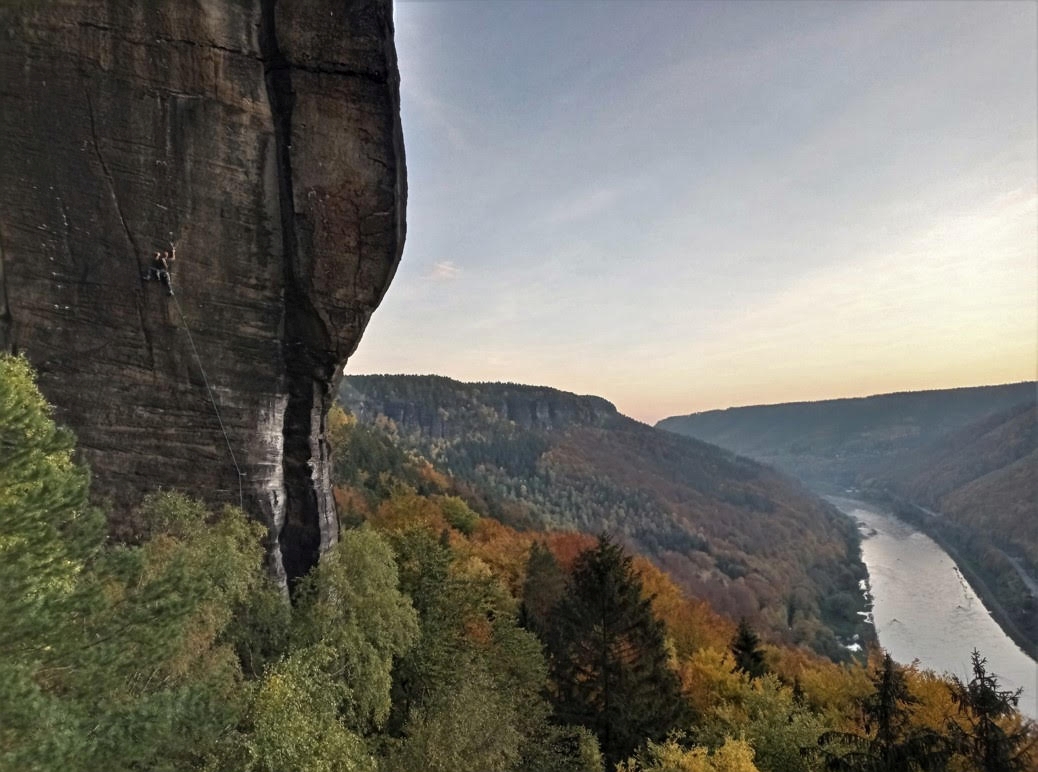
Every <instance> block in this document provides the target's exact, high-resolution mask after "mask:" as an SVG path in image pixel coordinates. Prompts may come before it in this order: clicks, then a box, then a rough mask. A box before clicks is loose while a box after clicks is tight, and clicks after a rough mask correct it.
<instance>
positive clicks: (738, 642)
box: [730, 619, 768, 679]
mask: <svg viewBox="0 0 1038 772" xmlns="http://www.w3.org/2000/svg"><path fill="white" fill-rule="evenodd" d="M730 648H731V650H732V655H733V656H734V657H735V666H736V668H738V669H739V670H741V671H742V672H744V673H745V674H746V675H748V676H749V677H750V678H751V679H754V678H760V677H761V676H762V675H764V674H765V673H767V672H768V666H767V665H766V664H764V652H763V651H762V650H761V648H760V638H758V637H757V634H756V633H755V632H753V628H751V627H750V626H749V624H748V623H747V622H746V620H745V619H742V620H740V622H739V629H738V630H737V631H736V633H735V637H734V638H733V639H732V643H731V646H730Z"/></svg>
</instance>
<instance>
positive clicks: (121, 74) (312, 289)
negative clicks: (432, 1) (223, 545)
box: [0, 0, 406, 578]
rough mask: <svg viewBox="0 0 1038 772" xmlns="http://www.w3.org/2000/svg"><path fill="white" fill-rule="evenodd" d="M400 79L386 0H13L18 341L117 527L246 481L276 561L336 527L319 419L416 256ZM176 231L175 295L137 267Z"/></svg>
mask: <svg viewBox="0 0 1038 772" xmlns="http://www.w3.org/2000/svg"><path fill="white" fill-rule="evenodd" d="M398 83H399V75H398V71H397V64H396V54H395V48H394V43H393V24H392V11H391V3H390V2H389V0H280V1H279V2H275V0H251V1H250V0H196V1H195V2H187V1H186V0H149V2H146V3H142V2H135V1H134V0H107V1H102V0H90V1H88V0H81V1H79V0H64V1H63V2H48V3H36V2H27V1H26V2H19V1H18V0H13V2H12V0H8V1H7V2H5V3H4V4H3V7H2V9H0V346H2V347H3V348H4V349H6V350H15V351H22V352H25V353H26V354H27V355H28V356H29V358H30V360H31V361H32V362H33V364H34V365H35V366H36V367H37V368H38V370H39V373H40V385H41V387H42V388H43V391H44V392H45V394H46V395H47V396H48V398H49V399H50V400H51V401H52V402H54V403H55V404H56V405H57V408H58V411H59V414H58V417H59V419H60V420H61V421H63V422H65V423H67V424H68V425H70V426H71V427H72V428H73V429H75V431H76V433H77V434H78V436H79V444H80V448H81V449H82V451H83V454H84V456H85V458H86V460H87V461H88V462H89V464H90V465H91V467H92V468H93V470H94V481H95V482H94V489H95V492H96V493H97V495H99V496H100V497H102V498H103V499H106V500H107V501H108V502H109V504H110V505H111V508H112V512H113V513H115V517H116V518H117V519H118V517H119V513H122V512H125V511H126V509H127V508H128V507H129V506H131V505H132V504H133V503H134V502H136V501H138V500H139V498H140V496H141V495H142V494H143V493H144V492H146V491H150V490H154V489H156V488H159V487H166V488H170V487H174V488H181V489H184V490H186V491H189V492H191V493H193V494H196V495H201V496H203V497H206V498H208V499H210V500H211V501H214V502H220V501H226V502H232V503H238V501H239V482H240V484H241V496H242V498H243V500H244V504H245V507H246V509H247V510H248V511H250V512H251V513H252V514H254V515H255V516H257V517H260V518H262V519H263V520H265V521H266V522H267V523H268V524H269V525H270V526H271V545H270V546H271V551H270V554H271V567H272V570H273V571H274V572H275V573H276V574H278V575H279V576H281V577H285V576H286V575H287V576H288V577H290V578H291V577H296V576H299V575H301V574H302V573H304V572H305V571H306V570H307V569H308V568H309V567H310V566H311V565H312V564H313V562H314V561H315V560H316V558H317V555H318V554H319V551H320V550H322V549H324V548H326V547H328V546H329V545H330V544H331V543H333V542H334V541H335V539H336V521H335V515H334V505H333V503H332V501H331V497H330V492H329V486H328V481H327V473H328V472H327V464H326V456H327V450H326V447H325V444H324V440H323V422H324V415H325V412H326V408H327V407H328V404H329V401H330V398H331V395H332V394H333V391H334V388H335V385H336V383H337V380H338V376H339V373H340V370H341V365H342V363H343V362H345V360H346V359H347V357H349V356H350V354H351V353H352V352H353V350H354V349H355V347H356V345H357V342H358V340H359V338H360V336H361V333H362V332H363V330H364V327H365V325H366V324H367V321H368V318H369V317H370V315H371V312H372V311H373V310H374V309H375V307H376V306H377V305H378V304H379V302H380V301H381V299H382V296H383V294H384V293H385V291H386V288H387V286H388V284H389V282H390V280H391V279H392V276H393V273H394V270H395V268H396V265H397V262H398V260H399V258H400V253H401V250H402V248H403V241H404V207H405V200H406V182H405V171H404V154H403V142H402V138H401V131H400V120H399V89H398ZM171 240H175V241H176V243H177V260H176V263H175V268H174V271H173V285H174V287H175V290H176V295H175V297H173V298H170V297H167V296H166V295H165V293H164V291H163V288H162V287H161V286H160V284H159V283H158V282H145V281H143V280H142V273H143V272H145V271H146V269H147V268H148V266H149V265H150V263H151V255H152V253H153V252H154V251H155V250H159V249H163V248H165V247H167V246H168V243H169V242H170V241H171ZM181 312H182V313H181ZM192 344H194V347H195V348H197V355H198V358H197V359H196V355H195V349H194V348H193V345H192ZM200 364H201V366H200ZM203 368H204V375H203ZM205 376H208V383H209V386H211V388H212V392H213V394H214V395H215V398H216V401H217V402H218V404H219V408H220V413H221V414H222V419H223V424H224V427H225V428H226V435H227V437H226V441H225V437H224V434H223V432H222V431H221V427H220V422H219V420H218V416H217V414H216V412H215V411H214V409H213V406H212V404H211V403H210V399H209V396H208V393H207V389H206V383H205V380H206V377H205ZM232 454H233V456H234V459H235V460H236V463H237V469H236V467H235V463H234V461H232ZM239 469H240V472H241V474H240V476H239V473H238V470H239Z"/></svg>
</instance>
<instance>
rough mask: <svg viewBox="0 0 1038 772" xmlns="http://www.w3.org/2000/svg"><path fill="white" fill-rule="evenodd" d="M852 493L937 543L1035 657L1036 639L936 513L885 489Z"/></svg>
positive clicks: (1006, 630)
mask: <svg viewBox="0 0 1038 772" xmlns="http://www.w3.org/2000/svg"><path fill="white" fill-rule="evenodd" d="M854 495H855V496H856V497H857V498H860V499H861V500H862V501H865V502H868V503H870V504H872V505H874V506H876V507H880V508H885V509H887V510H889V511H890V512H891V513H892V514H893V515H894V516H896V517H898V518H900V519H902V520H904V521H905V522H907V523H909V524H910V525H912V526H914V527H915V528H918V529H919V530H920V531H921V532H922V533H924V534H926V535H927V536H929V537H930V538H931V539H933V540H934V541H935V542H937V544H938V545H940V547H941V549H943V550H944V551H945V552H947V553H948V555H949V556H950V557H951V559H952V560H954V561H955V563H956V565H958V567H959V570H960V571H961V572H962V575H963V577H964V578H965V579H966V581H967V582H969V584H970V587H972V588H973V591H974V592H975V593H977V596H978V597H979V598H980V599H981V601H983V603H984V605H985V606H986V607H987V609H988V611H990V612H991V617H992V618H993V619H994V620H995V622H997V623H998V626H999V627H1000V628H1002V631H1003V632H1004V633H1005V634H1006V635H1007V636H1008V637H1009V638H1010V640H1012V641H1013V643H1015V644H1016V645H1017V646H1019V647H1020V648H1021V649H1022V650H1023V651H1024V652H1025V653H1026V654H1027V655H1028V656H1029V657H1031V658H1032V659H1038V641H1035V640H1034V639H1033V638H1032V637H1031V636H1029V635H1028V634H1027V632H1026V631H1025V630H1024V629H1023V628H1022V627H1021V626H1020V625H1019V624H1017V622H1016V620H1015V619H1014V618H1013V615H1012V614H1010V612H1009V610H1008V609H1006V607H1005V605H1004V604H1003V603H1002V601H1001V600H1000V598H999V596H998V595H997V594H996V593H995V591H994V590H993V589H992V587H991V585H990V583H989V582H988V581H986V580H985V578H984V577H983V576H982V575H981V569H980V568H979V567H978V566H977V565H976V564H975V562H974V561H973V560H971V559H970V557H969V556H968V555H966V554H965V553H964V552H963V550H961V549H959V548H958V547H957V545H955V544H953V543H952V542H951V540H950V539H948V538H947V535H946V534H945V533H943V530H942V528H941V527H940V525H941V521H940V515H939V514H938V513H936V512H931V511H930V510H928V509H926V508H925V507H920V506H918V505H916V504H913V503H911V502H909V501H905V500H903V499H901V498H899V497H897V496H895V495H894V494H891V493H889V492H888V491H883V490H875V489H872V490H856V491H854ZM1006 560H1007V561H1008V560H1011V558H1009V556H1006Z"/></svg>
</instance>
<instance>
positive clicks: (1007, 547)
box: [858, 401, 1038, 651]
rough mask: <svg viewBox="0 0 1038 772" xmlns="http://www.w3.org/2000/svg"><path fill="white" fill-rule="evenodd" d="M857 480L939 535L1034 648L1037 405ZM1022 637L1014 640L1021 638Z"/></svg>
mask: <svg viewBox="0 0 1038 772" xmlns="http://www.w3.org/2000/svg"><path fill="white" fill-rule="evenodd" d="M858 484H859V485H860V486H861V488H862V491H863V492H864V493H865V494H866V495H869V496H872V497H874V498H878V499H883V500H886V501H888V502H889V503H890V504H891V505H892V506H893V507H894V508H895V509H896V510H897V511H898V512H899V513H900V514H901V515H902V516H903V517H907V518H909V519H911V520H913V521H914V522H916V523H917V524H919V525H921V526H922V527H924V528H925V529H926V530H927V531H928V532H930V533H931V534H933V535H934V536H936V537H938V538H939V539H940V540H941V542H942V543H943V544H944V545H945V547H947V548H949V549H951V550H953V551H954V552H955V554H956V556H957V557H959V558H960V559H961V560H964V561H965V562H966V563H967V564H968V566H969V567H970V568H971V569H972V571H973V573H974V574H975V575H976V576H977V577H978V578H979V579H980V580H981V581H983V582H984V584H985V585H986V586H987V588H988V590H989V591H990V592H991V593H992V594H993V595H994V597H995V598H996V599H997V601H998V603H999V604H1000V605H1001V606H1002V609H1003V610H1004V613H1005V614H1006V615H1007V616H1008V617H1009V618H1010V619H1011V621H1012V624H1013V625H1015V630H1012V629H1011V630H1007V631H1008V632H1010V633H1011V634H1012V635H1013V637H1014V638H1016V639H1017V640H1018V643H1020V644H1021V645H1022V646H1024V647H1025V648H1029V649H1030V650H1031V651H1035V650H1036V649H1038V407H1036V406H1035V404H1034V402H1033V401H1031V402H1025V403H1023V404H1021V405H1017V406H1016V407H1014V408H1011V409H1009V410H1006V411H1002V412H1000V413H996V414H994V415H991V416H988V417H986V418H984V419H982V420H980V421H977V422H975V423H972V424H970V425H969V426H967V427H965V428H964V429H961V430H960V431H958V432H954V433H952V434H950V435H948V436H946V437H942V438H940V439H938V440H936V441H933V442H930V443H928V444H927V445H925V446H923V447H921V448H917V449H914V450H912V451H911V452H902V453H899V454H897V455H894V456H892V457H891V458H889V459H884V460H882V461H880V462H878V463H876V464H874V465H872V466H871V467H869V468H867V469H865V470H864V471H863V472H862V474H861V476H860V477H859V480H858ZM1021 637H1022V638H1023V640H1020V638H1021Z"/></svg>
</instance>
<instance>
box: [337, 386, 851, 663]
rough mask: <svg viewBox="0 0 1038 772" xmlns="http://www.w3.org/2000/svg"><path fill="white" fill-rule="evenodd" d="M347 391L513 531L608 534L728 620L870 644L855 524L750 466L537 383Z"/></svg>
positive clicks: (832, 648)
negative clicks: (860, 638)
mask: <svg viewBox="0 0 1038 772" xmlns="http://www.w3.org/2000/svg"><path fill="white" fill-rule="evenodd" d="M340 397H341V400H342V402H343V404H344V405H345V406H346V407H347V409H349V410H350V411H351V412H352V413H354V414H355V415H356V416H357V417H358V418H359V419H360V420H361V421H362V422H363V423H365V424H368V425H370V426H375V427H378V428H380V429H381V430H383V431H385V432H387V433H388V435H389V436H391V437H392V438H393V439H394V440H396V441H398V442H400V443H402V444H403V445H404V446H406V447H408V448H410V449H412V450H415V451H418V452H420V453H421V454H423V455H424V456H426V457H427V458H429V459H430V460H431V461H432V462H433V463H434V464H435V465H436V466H437V468H439V469H441V470H443V471H444V472H446V473H449V474H450V475H452V476H453V477H454V478H456V479H457V480H458V481H459V482H460V483H462V484H465V485H467V486H469V487H471V488H472V489H474V490H476V491H483V492H484V494H483V495H484V496H485V497H486V498H487V499H488V500H489V502H490V506H491V512H492V513H493V514H494V515H495V516H496V517H498V518H499V519H501V520H503V521H505V522H507V523H509V524H510V525H513V526H516V527H526V528H531V527H536V528H567V529H575V530H578V531H581V532H585V533H609V534H611V535H612V536H613V537H615V538H617V539H620V540H622V542H623V543H624V544H626V545H627V546H628V547H630V548H631V549H633V550H636V551H638V552H641V553H642V554H645V555H647V556H649V557H651V558H652V559H653V561H655V563H656V564H657V565H659V566H660V567H662V568H664V569H666V571H667V572H668V573H669V574H670V575H671V576H672V577H673V578H674V579H675V580H676V581H677V582H678V583H679V584H680V586H681V587H682V588H684V589H685V590H687V591H689V592H691V593H693V594H694V595H696V596H697V597H700V598H703V599H705V600H707V601H708V602H709V603H710V604H711V605H712V606H713V607H714V608H716V609H718V610H719V611H721V612H722V613H725V614H727V615H728V616H729V617H730V618H732V619H739V618H742V617H745V618H747V619H749V620H751V621H752V622H753V623H754V624H756V625H759V626H760V627H762V628H765V629H767V630H769V631H770V633H771V634H773V635H775V636H778V637H781V638H782V639H784V640H788V641H792V642H802V643H806V644H808V645H810V646H812V647H814V648H815V649H816V650H818V651H823V652H825V653H826V654H828V655H830V656H832V657H835V658H839V657H841V656H846V649H844V648H843V647H842V646H841V645H839V643H838V641H837V638H836V636H837V635H838V636H839V637H840V639H842V640H843V641H844V642H850V641H851V640H852V639H853V636H855V635H868V630H867V628H864V627H863V626H862V624H861V622H860V617H859V616H858V614H857V612H858V611H860V610H862V609H863V603H864V601H863V599H862V596H861V593H860V591H859V586H858V583H859V581H860V579H861V578H863V577H864V575H865V572H864V567H863V566H862V564H861V561H860V558H859V554H858V543H857V534H856V532H855V530H854V526H853V524H852V523H851V522H850V521H848V520H847V519H846V518H844V517H842V516H841V515H840V514H839V513H837V512H836V511H835V510H834V509H832V508H831V507H830V506H829V505H828V504H826V503H825V502H822V501H821V500H819V499H818V498H816V497H814V496H812V495H811V494H809V493H808V492H807V491H806V490H804V489H802V488H800V487H799V486H798V485H796V484H795V483H793V482H792V481H789V480H788V479H786V478H784V477H782V476H781V475H779V474H777V473H775V472H774V471H772V470H770V469H767V468H765V467H762V466H760V465H759V464H757V463H755V462H753V461H750V460H749V459H745V458H740V457H738V456H735V455H733V454H731V453H727V452H725V451H722V450H720V449H719V448H716V447H713V446H711V445H707V444H705V443H702V442H698V441H695V440H691V439H687V438H682V437H678V436H676V435H673V434H668V433H665V432H660V431H657V430H655V429H653V428H651V427H649V426H646V425H644V424H641V423H638V422H637V421H633V420H631V419H629V418H627V417H625V416H622V415H620V414H619V413H617V412H616V409H615V408H614V407H613V406H612V405H611V404H609V403H608V402H606V401H605V400H602V399H600V398H597V397H579V396H576V395H573V394H567V393H565V392H560V391H556V390H553V389H547V388H541V387H531V386H519V385H514V384H464V383H459V382H457V381H452V380H450V379H447V378H442V377H435V376H427V377H418V376H353V377H348V378H346V379H344V381H343V384H342V387H341V389H340Z"/></svg>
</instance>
